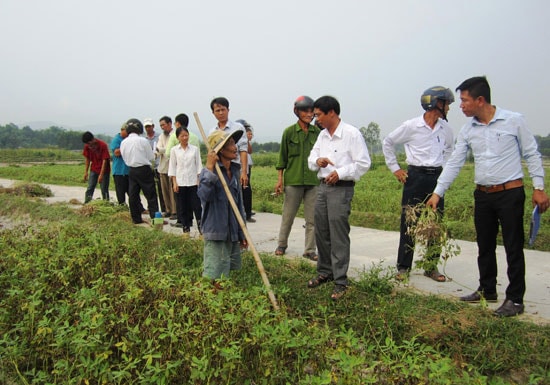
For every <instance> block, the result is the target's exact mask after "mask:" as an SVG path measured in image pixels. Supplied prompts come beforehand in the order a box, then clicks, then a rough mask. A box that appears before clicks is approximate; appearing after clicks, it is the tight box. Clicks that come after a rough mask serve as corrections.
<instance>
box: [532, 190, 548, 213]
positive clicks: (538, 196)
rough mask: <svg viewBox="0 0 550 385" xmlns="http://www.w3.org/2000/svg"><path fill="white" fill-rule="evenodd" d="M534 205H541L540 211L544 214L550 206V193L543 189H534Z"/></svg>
mask: <svg viewBox="0 0 550 385" xmlns="http://www.w3.org/2000/svg"><path fill="white" fill-rule="evenodd" d="M532 200H533V207H535V205H536V206H539V211H540V213H541V214H542V213H543V212H545V211H546V210H548V207H550V201H549V200H548V195H546V193H545V192H544V191H542V190H534V191H533V199H532Z"/></svg>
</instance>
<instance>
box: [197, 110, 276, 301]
mask: <svg viewBox="0 0 550 385" xmlns="http://www.w3.org/2000/svg"><path fill="white" fill-rule="evenodd" d="M193 115H194V116H195V120H196V121H197V126H199V130H200V132H201V135H202V140H203V141H204V143H205V144H206V149H207V150H208V152H210V150H211V148H210V145H209V144H208V138H207V137H206V134H205V133H204V129H203V127H202V124H201V121H200V119H199V114H197V113H196V112H194V113H193ZM243 135H246V133H244V132H243ZM216 172H217V174H218V177H219V178H220V181H221V182H222V186H223V189H224V190H225V194H226V195H227V199H228V200H229V204H230V205H231V208H232V209H233V212H234V213H235V217H236V218H237V221H238V222H239V225H240V226H241V229H242V231H243V233H244V236H245V237H246V241H247V242H248V247H249V248H250V250H251V251H252V255H253V256H254V261H255V262H256V267H257V268H258V271H259V272H260V275H261V277H262V281H263V283H264V286H265V288H266V290H267V295H268V296H269V300H270V301H271V304H272V305H273V308H274V309H275V310H277V311H278V310H279V304H278V303H277V299H276V298H275V294H274V293H273V290H271V284H270V283H269V279H268V278H267V274H266V273H265V269H264V265H263V263H262V260H261V259H260V255H259V254H258V250H256V246H254V243H253V242H252V238H251V237H250V233H249V232H248V229H247V228H246V224H245V223H244V220H243V217H242V216H241V212H240V210H239V208H238V207H237V204H236V203H235V200H234V199H233V195H232V194H231V191H229V187H228V186H227V182H226V181H225V177H224V176H223V174H222V170H221V169H220V166H219V164H218V162H216ZM241 172H246V170H241Z"/></svg>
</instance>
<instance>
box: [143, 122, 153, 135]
mask: <svg viewBox="0 0 550 385" xmlns="http://www.w3.org/2000/svg"><path fill="white" fill-rule="evenodd" d="M145 131H147V133H148V134H149V135H152V134H153V131H155V125H154V124H148V125H147V126H145Z"/></svg>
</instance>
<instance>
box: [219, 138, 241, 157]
mask: <svg viewBox="0 0 550 385" xmlns="http://www.w3.org/2000/svg"><path fill="white" fill-rule="evenodd" d="M238 156H239V152H238V151H237V144H236V143H235V139H233V138H230V139H229V140H228V141H227V142H225V145H224V146H223V147H222V148H221V150H220V151H219V152H218V157H220V158H222V157H223V158H226V159H230V160H233V159H237V157H238Z"/></svg>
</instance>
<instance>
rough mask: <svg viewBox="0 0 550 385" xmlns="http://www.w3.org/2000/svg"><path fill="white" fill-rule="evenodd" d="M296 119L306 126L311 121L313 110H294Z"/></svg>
mask: <svg viewBox="0 0 550 385" xmlns="http://www.w3.org/2000/svg"><path fill="white" fill-rule="evenodd" d="M296 111H297V114H298V119H299V120H301V121H302V122H304V123H306V124H310V123H311V122H312V121H313V108H308V109H307V110H296Z"/></svg>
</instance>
